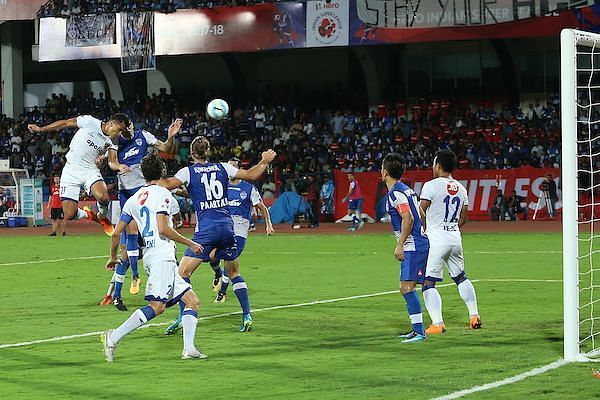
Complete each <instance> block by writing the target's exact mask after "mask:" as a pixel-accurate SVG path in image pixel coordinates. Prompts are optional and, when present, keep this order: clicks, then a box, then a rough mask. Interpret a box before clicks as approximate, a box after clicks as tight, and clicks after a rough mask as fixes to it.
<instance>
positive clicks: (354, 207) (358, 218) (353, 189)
mask: <svg viewBox="0 0 600 400" xmlns="http://www.w3.org/2000/svg"><path fill="white" fill-rule="evenodd" d="M348 181H350V185H349V188H348V194H347V195H346V197H344V198H343V199H342V203H345V202H346V201H348V215H349V216H351V217H352V226H351V227H350V228H348V230H349V231H352V232H354V231H355V230H356V223H357V222H358V229H361V228H362V227H363V225H364V224H365V222H364V221H363V220H362V206H363V197H362V194H361V192H360V184H359V183H358V181H357V180H356V179H354V174H353V173H349V174H348Z"/></svg>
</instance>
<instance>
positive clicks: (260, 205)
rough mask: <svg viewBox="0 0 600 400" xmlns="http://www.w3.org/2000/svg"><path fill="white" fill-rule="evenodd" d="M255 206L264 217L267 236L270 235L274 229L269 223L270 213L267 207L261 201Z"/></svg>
mask: <svg viewBox="0 0 600 400" xmlns="http://www.w3.org/2000/svg"><path fill="white" fill-rule="evenodd" d="M256 208H258V209H259V210H260V213H261V214H262V216H263V217H265V225H266V231H267V236H271V235H272V234H274V233H275V229H273V224H272V223H271V214H270V213H269V209H268V208H267V206H265V203H263V202H262V201H261V202H260V203H258V204H257V205H256Z"/></svg>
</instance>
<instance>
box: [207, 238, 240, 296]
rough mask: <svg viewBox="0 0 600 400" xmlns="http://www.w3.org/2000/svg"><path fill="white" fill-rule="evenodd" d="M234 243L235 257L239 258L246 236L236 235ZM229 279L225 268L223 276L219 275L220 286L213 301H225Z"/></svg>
mask: <svg viewBox="0 0 600 400" xmlns="http://www.w3.org/2000/svg"><path fill="white" fill-rule="evenodd" d="M235 243H236V247H237V258H239V257H240V256H241V255H242V252H243V251H244V248H245V247H246V238H245V237H243V236H236V237H235ZM238 268H239V265H238ZM238 274H239V269H238ZM231 279H232V278H231V277H230V276H229V273H228V271H227V268H225V269H224V270H223V276H222V277H221V288H220V289H219V293H218V294H217V297H216V298H215V300H214V303H225V301H226V300H227V288H228V287H229V282H230V281H231Z"/></svg>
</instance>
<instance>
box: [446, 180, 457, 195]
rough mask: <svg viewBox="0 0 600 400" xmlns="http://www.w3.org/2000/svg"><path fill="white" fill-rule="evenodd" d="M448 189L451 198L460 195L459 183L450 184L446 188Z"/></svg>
mask: <svg viewBox="0 0 600 400" xmlns="http://www.w3.org/2000/svg"><path fill="white" fill-rule="evenodd" d="M446 189H447V190H448V194H450V195H451V196H454V195H455V194H456V193H458V183H456V182H450V183H448V185H447V186H446Z"/></svg>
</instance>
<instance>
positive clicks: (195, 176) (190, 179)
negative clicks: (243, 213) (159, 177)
mask: <svg viewBox="0 0 600 400" xmlns="http://www.w3.org/2000/svg"><path fill="white" fill-rule="evenodd" d="M237 172H238V169H237V168H235V167H234V166H232V165H231V164H228V163H211V162H208V163H205V164H200V163H197V164H194V165H190V166H189V167H185V168H182V169H180V170H179V171H177V173H176V174H175V178H177V179H178V180H180V181H181V182H182V183H183V184H184V185H185V186H186V187H187V190H188V193H189V194H190V197H191V199H192V203H193V204H194V210H195V211H196V219H197V223H196V232H198V231H199V230H200V229H202V230H211V229H212V228H213V226H215V225H220V224H223V223H229V224H231V223H232V220H231V215H230V214H229V201H228V192H227V188H228V186H229V180H230V179H233V178H235V175H236V174H237Z"/></svg>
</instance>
